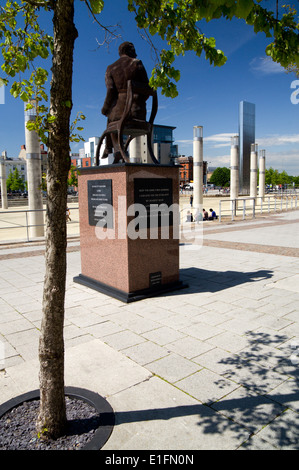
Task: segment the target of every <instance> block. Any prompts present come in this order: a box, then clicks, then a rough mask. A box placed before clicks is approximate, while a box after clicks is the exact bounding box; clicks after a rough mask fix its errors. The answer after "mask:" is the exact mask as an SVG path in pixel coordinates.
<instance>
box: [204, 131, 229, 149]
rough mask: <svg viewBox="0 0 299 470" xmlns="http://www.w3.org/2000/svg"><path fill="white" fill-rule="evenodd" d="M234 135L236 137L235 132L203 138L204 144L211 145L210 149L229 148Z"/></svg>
mask: <svg viewBox="0 0 299 470" xmlns="http://www.w3.org/2000/svg"><path fill="white" fill-rule="evenodd" d="M234 135H236V133H235V132H234V133H229V132H227V133H223V134H214V135H210V136H209V137H205V138H204V143H208V144H211V147H212V148H220V147H230V145H231V138H232V137H233V136H234Z"/></svg>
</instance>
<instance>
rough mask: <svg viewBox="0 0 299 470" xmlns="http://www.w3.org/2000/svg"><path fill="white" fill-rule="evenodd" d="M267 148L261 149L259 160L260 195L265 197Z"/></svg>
mask: <svg viewBox="0 0 299 470" xmlns="http://www.w3.org/2000/svg"><path fill="white" fill-rule="evenodd" d="M265 170H266V150H261V151H260V161H259V196H260V197H262V198H263V199H264V197H265Z"/></svg>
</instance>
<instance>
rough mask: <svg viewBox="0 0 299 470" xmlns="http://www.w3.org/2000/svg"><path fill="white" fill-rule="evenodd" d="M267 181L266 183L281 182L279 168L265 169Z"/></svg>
mask: <svg viewBox="0 0 299 470" xmlns="http://www.w3.org/2000/svg"><path fill="white" fill-rule="evenodd" d="M265 183H266V184H279V173H278V170H274V169H273V168H272V167H270V168H269V169H266V170H265Z"/></svg>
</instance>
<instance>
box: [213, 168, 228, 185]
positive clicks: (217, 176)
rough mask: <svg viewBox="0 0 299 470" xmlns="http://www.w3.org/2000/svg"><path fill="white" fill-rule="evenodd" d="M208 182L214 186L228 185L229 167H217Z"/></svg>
mask: <svg viewBox="0 0 299 470" xmlns="http://www.w3.org/2000/svg"><path fill="white" fill-rule="evenodd" d="M209 182H210V183H212V184H215V185H216V186H222V187H224V186H229V183H230V169H229V168H226V167H217V168H216V169H215V170H214V171H213V174H212V175H211V178H210V181H209Z"/></svg>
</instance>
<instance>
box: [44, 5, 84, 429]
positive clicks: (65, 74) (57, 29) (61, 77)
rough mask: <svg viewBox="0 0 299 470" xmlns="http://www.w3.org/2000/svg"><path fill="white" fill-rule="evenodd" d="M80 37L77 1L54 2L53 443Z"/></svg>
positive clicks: (60, 411) (58, 413)
mask: <svg viewBox="0 0 299 470" xmlns="http://www.w3.org/2000/svg"><path fill="white" fill-rule="evenodd" d="M76 37H77V30H76V28H75V25H74V0H56V1H55V2H53V39H54V50H53V60H52V81H51V92H50V96H51V103H50V114H51V115H52V116H55V118H56V119H55V121H54V122H53V123H52V124H51V129H50V132H49V142H48V171H47V193H48V198H47V213H46V255H45V261H46V274H45V280H44V292H43V319H42V326H41V335H40V343H39V360H40V410H39V416H38V419H37V431H38V432H39V433H40V434H41V435H42V436H49V437H51V438H55V437H58V436H59V435H61V434H62V432H63V430H64V428H65V424H66V410H65V396H64V340H63V325H64V299H65V282H66V245H67V237H66V207H67V177H68V172H69V168H70V156H69V151H70V145H69V137H70V113H71V103H72V74H73V50H74V42H75V39H76Z"/></svg>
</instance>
